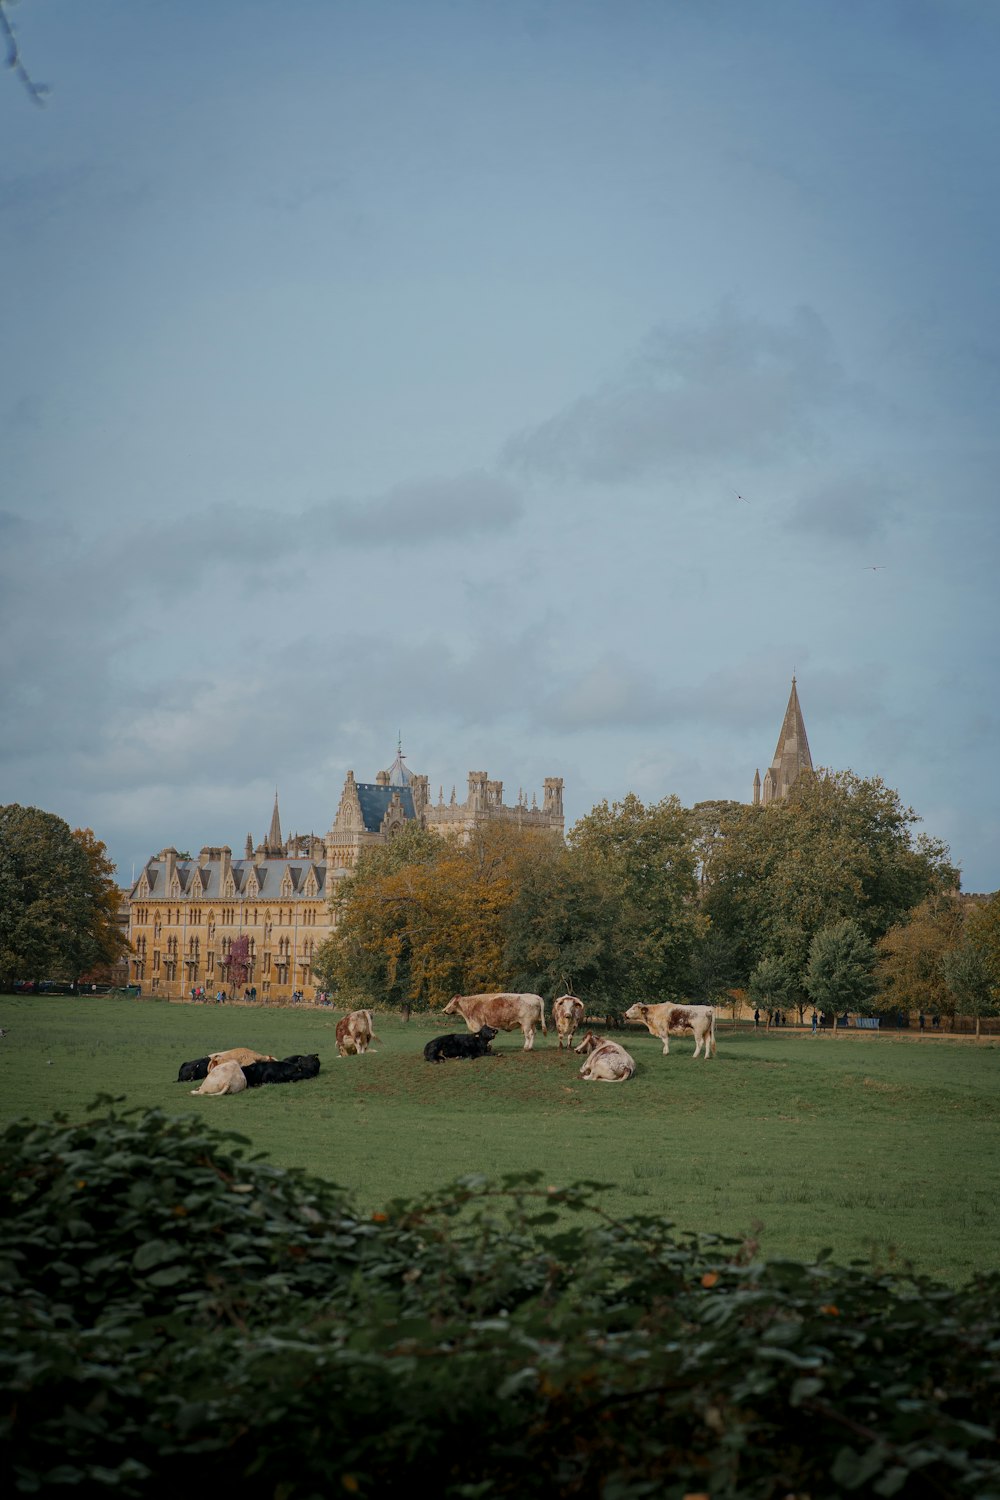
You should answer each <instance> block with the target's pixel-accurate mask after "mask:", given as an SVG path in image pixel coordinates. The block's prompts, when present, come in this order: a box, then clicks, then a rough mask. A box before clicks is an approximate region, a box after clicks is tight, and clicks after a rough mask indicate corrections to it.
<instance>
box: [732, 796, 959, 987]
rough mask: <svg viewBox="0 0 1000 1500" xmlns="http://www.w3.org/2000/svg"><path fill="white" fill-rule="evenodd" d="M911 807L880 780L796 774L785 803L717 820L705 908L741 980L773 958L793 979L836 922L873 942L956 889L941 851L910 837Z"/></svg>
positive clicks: (937, 846) (933, 842) (741, 810)
mask: <svg viewBox="0 0 1000 1500" xmlns="http://www.w3.org/2000/svg"><path fill="white" fill-rule="evenodd" d="M917 822H919V819H918V817H917V814H916V813H915V812H914V811H913V809H912V808H907V807H904V806H903V804H902V803H901V802H900V799H899V796H898V794H897V793H896V792H894V791H893V790H892V789H891V788H889V787H887V786H886V785H885V784H884V782H882V781H881V779H880V778H878V777H871V778H868V779H864V778H861V777H858V776H856V775H854V773H853V772H851V771H839V772H833V771H820V772H818V773H816V774H812V773H803V774H802V775H800V776H799V778H798V780H797V781H796V783H795V785H794V786H793V787H792V790H791V792H790V793H789V795H788V797H787V798H786V799H785V800H783V801H780V802H771V803H769V804H768V805H767V806H766V807H739V808H737V809H735V810H733V811H730V812H729V813H724V814H723V815H722V817H721V819H720V835H719V837H718V838H716V839H714V840H713V842H712V846H711V849H710V851H709V853H708V856H707V862H706V870H705V895H704V902H703V905H704V909H705V912H706V914H707V915H708V916H709V918H710V919H711V921H712V923H713V924H714V925H715V926H716V927H717V928H718V929H719V930H720V931H721V932H724V933H725V934H727V935H728V936H729V938H730V939H731V940H732V942H733V944H734V945H735V948H736V952H737V955H738V964H739V968H740V971H741V975H742V976H749V975H750V973H752V971H753V970H754V968H755V967H756V966H757V964H758V963H759V962H760V961H761V959H763V958H771V957H774V958H780V959H782V960H783V961H784V962H785V963H787V964H788V965H790V966H791V967H792V968H793V969H794V970H795V971H796V972H797V973H798V974H799V976H800V984H803V977H804V975H805V971H806V969H807V967H808V964H809V954H810V948H811V945H812V941H813V939H814V937H815V936H816V934H817V933H818V932H821V931H822V930H823V928H825V927H828V926H830V925H831V923H833V922H836V921H838V920H840V921H843V920H847V919H851V920H853V921H855V922H857V923H858V925H859V927H860V928H861V929H862V931H863V932H864V934H865V935H866V936H867V937H868V938H869V939H870V940H872V941H874V940H875V939H877V938H879V937H881V936H882V934H883V933H885V932H886V931H887V929H888V928H889V927H891V926H892V925H893V923H895V922H898V921H900V920H901V919H902V918H903V917H904V916H905V914H906V913H907V912H909V911H910V910H911V909H912V908H913V907H914V906H916V905H918V904H919V902H921V901H922V900H924V898H925V897H927V896H928V895H930V894H931V893H932V892H933V891H937V890H942V889H947V888H948V887H950V886H953V885H954V884H956V882H957V876H956V873H955V871H954V869H953V868H952V867H951V865H950V864H949V863H948V857H947V856H948V851H947V848H946V846H945V845H944V844H942V843H940V842H939V841H937V840H934V839H930V838H927V837H926V836H925V835H915V834H914V825H915V824H916V823H917Z"/></svg>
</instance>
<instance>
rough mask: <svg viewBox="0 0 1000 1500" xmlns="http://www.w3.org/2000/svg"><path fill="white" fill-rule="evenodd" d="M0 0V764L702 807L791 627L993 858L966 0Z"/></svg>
mask: <svg viewBox="0 0 1000 1500" xmlns="http://www.w3.org/2000/svg"><path fill="white" fill-rule="evenodd" d="M7 14H8V15H9V17H10V19H11V20H12V22H13V23H14V25H15V26H16V28H17V37H18V41H19V44H20V48H21V52H22V56H23V60H24V62H25V64H26V66H27V67H28V69H29V71H30V72H31V74H32V75H33V76H34V77H35V78H36V79H37V80H39V81H41V82H44V83H46V84H48V85H49V87H50V89H51V93H50V95H49V97H48V102H47V104H46V105H45V107H44V108H39V107H37V106H36V105H35V104H33V102H32V101H31V99H30V98H29V97H28V95H27V93H26V92H25V90H24V89H23V88H21V87H20V86H19V84H18V82H17V80H16V78H15V77H14V76H13V74H11V73H9V72H5V73H3V75H2V76H0V132H2V138H3V141H4V150H3V156H2V160H0V264H2V268H3V269H2V274H3V290H4V299H3V300H4V316H3V322H2V328H0V451H2V453H3V458H4V461H3V464H2V467H0V663H2V665H0V787H2V792H0V799H2V800H3V801H6V802H21V803H33V804H35V805H37V806H40V807H44V808H46V809H47V810H49V811H52V812H56V813H59V814H60V815H61V816H62V817H64V818H66V819H67V821H69V822H70V823H71V824H73V825H74V826H75V825H86V826H90V827H92V828H93V829H94V830H95V832H96V833H97V835H98V836H99V837H100V838H103V839H104V840H105V841H106V843H107V844H108V847H109V851H110V853H111V855H112V857H113V858H114V859H115V860H116V861H117V863H118V866H119V874H120V875H121V877H122V878H124V879H127V878H128V876H129V875H130V874H131V867H132V865H133V864H135V865H136V866H138V865H140V864H141V863H142V862H143V861H144V860H145V859H147V858H148V857H149V856H150V855H151V854H153V853H155V852H156V851H158V850H159V849H160V848H162V847H163V846H164V845H166V844H174V845H175V846H176V847H178V848H181V849H183V848H191V849H197V848H199V847H200V846H201V845H202V844H218V843H223V842H225V843H229V844H231V845H232V846H233V847H234V849H236V850H238V851H239V850H241V849H242V845H243V842H244V840H245V837H246V834H247V832H248V831H249V832H251V833H252V834H253V836H254V839H255V841H256V840H257V839H259V838H261V837H262V836H263V834H264V833H265V831H266V828H267V824H268V821H269V818H270V811H271V804H272V800H273V795H274V789H275V787H276V786H277V788H278V789H279V792H280V802H281V813H282V822H283V826H284V828H285V830H286V831H293V830H296V829H297V830H299V831H303V832H304V831H307V830H313V831H316V832H323V831H324V830H325V829H326V828H328V827H329V825H330V822H331V821H332V818H333V815H334V813H335V811H336V807H337V803H338V800H339V796H340V791H341V788H342V785H343V779H344V775H345V773H346V771H347V770H348V769H349V768H351V769H353V770H354V771H355V774H356V775H357V777H358V779H360V780H371V779H374V775H375V773H376V771H377V770H379V769H380V768H381V767H384V766H386V765H388V764H389V762H390V761H391V760H392V757H393V755H394V753H395V745H396V736H397V732H399V733H401V734H402V738H403V747H404V750H405V751H406V753H407V756H408V759H409V763H410V765H411V766H412V767H413V769H415V770H418V771H424V772H426V773H427V774H428V775H429V777H430V780H431V786H432V789H433V791H434V794H435V795H436V793H437V788H438V787H439V786H443V788H444V795H445V797H446V798H447V797H448V796H449V795H450V791H451V787H452V785H454V784H457V786H458V788H459V795H462V793H463V789H464V785H465V780H466V775H467V772H468V771H469V770H470V769H482V770H488V771H489V773H490V775H491V776H493V777H496V778H500V779H502V780H503V781H504V784H505V788H506V792H507V796H508V800H514V798H515V797H516V795H517V791H518V789H519V788H521V787H523V788H524V789H525V790H526V791H527V792H528V794H529V795H530V794H531V792H533V791H537V792H538V793H539V796H540V794H541V787H542V781H543V778H544V777H545V776H546V775H561V776H563V777H564V778H565V782H566V805H567V813H568V818H569V821H570V822H572V821H574V820H575V819H576V818H578V817H580V816H582V815H583V814H584V813H585V812H587V811H588V810H589V809H590V807H591V806H593V805H594V803H595V802H597V801H599V800H600V799H602V798H604V797H607V798H609V799H616V798H620V797H622V796H624V795H625V793H627V792H628V791H635V792H636V793H638V794H639V795H640V796H641V797H642V798H643V799H644V800H655V799H657V798H659V797H662V796H665V795H667V794H669V793H676V794H677V795H678V796H679V797H680V798H681V800H682V801H683V802H685V803H686V804H690V803H692V802H695V801H700V800H703V799H705V798H709V797H734V798H741V799H743V800H748V799H749V796H750V789H751V783H752V779H753V773H754V770H755V768H757V767H760V769H761V772H762V774H763V771H764V769H765V768H766V766H767V765H768V764H769V762H770V759H771V756H772V754H773V751H774V746H775V740H776V738H777V734H778V729H779V727H780V724H781V718H782V714H783V712H784V708H785V703H786V700H787V697H788V691H789V685H790V681H791V677H792V673H793V671H794V672H795V673H796V675H797V680H798V687H799V695H800V700H801V703H802V709H803V713H804V716H805V721H806V727H807V730H808V733H809V738H810V744H811V747H812V753H813V759H814V761H815V763H816V764H817V765H826V766H832V767H836V768H838V769H839V768H845V767H850V768H852V769H853V770H855V771H856V772H858V773H859V774H861V775H865V776H870V775H879V776H881V777H883V779H884V780H885V781H886V782H887V783H888V784H889V785H890V786H893V787H895V788H896V789H897V790H898V791H899V793H900V795H901V797H902V799H903V801H904V802H905V803H907V804H909V805H912V806H913V807H914V808H915V809H916V811H917V812H918V813H919V814H920V815H921V817H922V819H923V824H922V827H923V828H924V830H925V831H926V832H928V833H930V834H932V835H935V836H937V837H940V838H943V839H945V840H946V841H947V842H948V843H949V845H950V846H951V850H952V855H953V858H954V859H955V860H956V862H957V863H958V864H959V865H960V866H961V867H962V870H963V884H964V886H965V888H966V889H971V890H994V889H996V887H997V886H998V885H1000V858H998V853H997V850H998V843H1000V777H998V774H997V763H998V759H1000V757H998V753H997V749H998V738H1000V736H998V728H1000V725H998V709H997V688H998V676H1000V674H998V670H997V669H998V655H1000V652H998V639H1000V633H998V630H997V617H998V608H997V595H998V589H997V583H996V574H997V564H998V560H1000V559H998V551H1000V547H998V542H1000V518H998V493H997V491H998V484H997V474H998V470H1000V462H998V454H997V447H998V421H997V414H998V384H1000V382H998V371H1000V305H998V298H997V290H996V288H997V265H998V263H1000V244H998V241H1000V206H998V195H997V168H998V157H1000V129H998V114H1000V111H998V107H997V94H996V79H997V77H998V76H1000V8H998V7H996V6H995V5H994V4H993V3H987V0H983V3H978V0H940V3H938V0H898V3H893V0H884V3H881V4H879V5H861V4H854V3H845V0H828V3H824V0H788V3H781V0H757V3H755V4H753V5H747V4H746V3H745V0H704V3H700V4H693V3H691V0H606V3H605V0H574V3H569V0H565V3H562V0H503V3H500V0H464V3H458V0H451V3H444V0H420V3H417V0H409V3H406V4H402V3H380V0H367V3H362V0H354V3H349V0H345V3H335V0H331V3H329V4H319V3H315V0H314V3H304V0H301V3H300V0H285V3H284V4H282V5H281V6H279V7H275V6H273V5H262V4H257V3H255V0H239V3H235V0H233V3H230V0H214V3H213V4H212V5H210V6H205V5H201V4H195V3H194V0H175V3H173V4H171V5H169V6H165V5H162V4H155V3H152V0H128V3H125V0H118V3H110V0H108V3H104V0H89V3H88V4H87V5H85V6H81V5H79V4H78V3H71V0H20V3H19V4H17V5H13V6H11V5H8V7H7ZM737 496H742V497H743V498H742V499H738V498H737Z"/></svg>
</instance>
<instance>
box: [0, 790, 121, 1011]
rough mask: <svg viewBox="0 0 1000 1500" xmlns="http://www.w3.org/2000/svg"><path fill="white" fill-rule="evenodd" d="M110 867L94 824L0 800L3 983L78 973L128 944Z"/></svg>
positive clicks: (117, 953) (110, 961) (108, 958)
mask: <svg viewBox="0 0 1000 1500" xmlns="http://www.w3.org/2000/svg"><path fill="white" fill-rule="evenodd" d="M119 899H120V894H119V891H118V887H117V885H116V884H115V881H114V866H113V865H112V864H111V862H110V861H109V860H108V858H107V854H106V850H105V846H104V844H103V843H101V841H100V840H99V839H97V838H95V837H94V834H93V833H92V831H91V830H90V829H89V828H87V829H77V830H76V832H75V833H74V832H72V831H71V830H70V828H69V825H68V824H67V823H65V822H63V820H62V818H59V817H57V816H56V815H55V814H54V813H47V812H43V811H41V810H40V809H39V808H37V807H21V806H19V805H18V804H16V803H12V804H11V805H9V806H6V807H0V985H8V984H9V983H10V982H11V981H12V980H15V979H33V980H37V979H42V978H51V979H69V980H75V979H78V978H79V977H80V976H81V975H82V974H85V973H88V972H90V971H92V970H94V969H95V968H96V967H97V966H99V965H102V964H113V963H114V962H115V961H116V960H117V959H118V958H120V957H121V956H122V954H124V953H125V952H126V951H127V949H128V942H127V939H126V937H125V935H124V933H123V932H122V930H121V928H120V927H119V925H118V903H119Z"/></svg>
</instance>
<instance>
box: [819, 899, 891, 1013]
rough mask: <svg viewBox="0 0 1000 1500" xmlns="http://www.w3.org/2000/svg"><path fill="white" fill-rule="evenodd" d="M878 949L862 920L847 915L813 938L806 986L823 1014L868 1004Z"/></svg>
mask: <svg viewBox="0 0 1000 1500" xmlns="http://www.w3.org/2000/svg"><path fill="white" fill-rule="evenodd" d="M874 963H875V950H874V948H873V947H872V945H871V943H870V942H869V940H868V938H867V937H866V936H865V934H864V932H863V931H862V930H861V927H860V925H859V923H857V922H855V921H852V919H851V918H849V917H848V918H846V919H845V920H844V921H842V922H835V923H833V924H832V925H831V926H829V927H824V928H823V929H822V931H820V932H818V933H817V934H816V936H815V937H814V938H813V940H812V944H811V946H810V949H809V969H808V971H807V974H806V989H807V990H808V991H809V995H810V998H811V999H812V1001H813V1004H814V1005H816V1006H817V1008H818V1009H819V1010H821V1011H822V1012H823V1013H824V1015H828V1016H832V1017H833V1024H834V1029H836V1025H837V1017H838V1016H839V1015H842V1014H843V1013H844V1012H846V1011H849V1010H855V1011H858V1010H860V1011H864V1010H867V1008H868V1002H869V1001H870V999H871V996H872V993H873V991H874V989H875V979H874V975H873V973H872V969H873V967H874Z"/></svg>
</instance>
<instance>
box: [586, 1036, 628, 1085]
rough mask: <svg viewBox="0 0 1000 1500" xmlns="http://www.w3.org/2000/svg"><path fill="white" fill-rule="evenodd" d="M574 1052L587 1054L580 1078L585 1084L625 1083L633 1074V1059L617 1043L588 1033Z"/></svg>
mask: <svg viewBox="0 0 1000 1500" xmlns="http://www.w3.org/2000/svg"><path fill="white" fill-rule="evenodd" d="M573 1051H574V1052H583V1053H585V1054H587V1055H586V1056H585V1058H584V1063H583V1067H582V1068H581V1069H580V1077H581V1078H582V1079H583V1080H584V1081H585V1082H586V1083H627V1082H628V1080H629V1079H630V1078H631V1077H632V1074H633V1073H634V1072H635V1058H634V1057H632V1055H631V1053H629V1052H626V1051H625V1048H624V1047H621V1046H619V1044H618V1043H617V1042H609V1041H608V1040H607V1038H606V1037H603V1036H595V1035H594V1033H593V1032H592V1031H588V1032H587V1035H586V1036H585V1037H584V1039H583V1041H582V1042H581V1043H580V1045H579V1047H574V1048H573Z"/></svg>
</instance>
